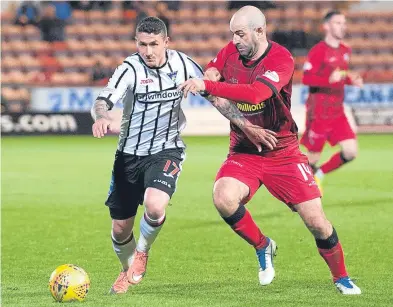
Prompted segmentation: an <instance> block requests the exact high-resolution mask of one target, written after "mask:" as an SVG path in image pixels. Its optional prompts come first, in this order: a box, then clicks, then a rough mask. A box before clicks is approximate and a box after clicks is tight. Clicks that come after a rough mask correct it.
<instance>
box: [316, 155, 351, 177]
mask: <svg viewBox="0 0 393 307" xmlns="http://www.w3.org/2000/svg"><path fill="white" fill-rule="evenodd" d="M344 163H345V161H344V160H343V159H342V157H341V152H337V153H335V154H334V155H333V156H332V157H331V158H330V160H329V161H327V162H325V163H324V164H322V166H321V167H320V168H319V169H320V170H321V171H322V172H323V173H324V174H327V173H330V172H332V171H334V170H335V169H337V168H339V167H340V166H341V165H343V164H344Z"/></svg>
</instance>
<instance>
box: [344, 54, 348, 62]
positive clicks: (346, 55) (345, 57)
mask: <svg viewBox="0 0 393 307" xmlns="http://www.w3.org/2000/svg"><path fill="white" fill-rule="evenodd" d="M344 61H345V62H349V54H348V53H345V54H344Z"/></svg>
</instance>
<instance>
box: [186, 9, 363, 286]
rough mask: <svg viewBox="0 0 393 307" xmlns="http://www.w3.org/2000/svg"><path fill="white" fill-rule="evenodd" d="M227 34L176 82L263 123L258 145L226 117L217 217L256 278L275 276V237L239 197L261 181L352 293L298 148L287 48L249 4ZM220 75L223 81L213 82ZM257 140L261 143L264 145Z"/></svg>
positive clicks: (264, 280)
mask: <svg viewBox="0 0 393 307" xmlns="http://www.w3.org/2000/svg"><path fill="white" fill-rule="evenodd" d="M230 30H231V32H232V33H233V40H232V42H230V43H229V44H228V45H227V46H226V47H224V48H223V49H222V50H221V51H220V52H219V53H218V55H217V57H216V58H215V59H214V60H213V61H211V62H210V63H209V65H208V69H207V70H206V72H205V76H206V77H207V78H208V79H210V80H214V81H209V80H204V81H203V80H197V79H191V80H188V81H186V82H185V83H184V84H182V85H181V86H180V89H182V90H183V91H184V95H187V94H188V93H189V92H191V93H197V92H207V93H208V94H210V95H211V96H216V97H221V98H224V99H216V100H214V101H213V104H214V105H215V106H216V108H218V109H219V110H220V112H221V113H223V114H227V116H228V117H230V116H232V117H238V116H240V115H239V114H242V115H244V116H245V117H246V118H247V119H248V120H249V121H250V122H251V123H253V124H255V125H259V126H261V127H263V128H264V129H266V130H265V132H266V133H265V139H266V141H267V142H266V144H268V146H263V148H262V151H261V152H258V151H257V150H256V149H255V148H254V146H253V144H252V143H251V142H250V141H249V140H248V138H247V136H246V135H245V134H244V133H243V132H242V131H241V130H239V129H238V128H237V127H236V126H234V125H231V134H230V153H229V155H228V158H227V160H226V161H225V162H224V164H223V165H222V166H221V169H220V170H219V172H218V174H217V177H216V182H215V185H214V191H213V198H214V204H215V206H216V208H217V210H218V211H219V213H220V215H221V216H222V218H223V219H224V221H225V222H226V223H227V224H229V225H230V226H231V228H232V229H233V230H234V231H235V232H236V233H237V234H238V235H239V236H240V237H242V238H243V239H244V240H246V241H247V242H248V243H249V244H251V245H252V246H253V247H254V248H255V250H256V254H257V258H258V261H259V266H260V269H259V282H260V284H261V285H268V284H270V283H271V282H272V281H273V278H274V277H275V269H274V266H273V256H274V255H275V254H276V249H277V246H276V243H275V242H274V241H273V240H272V239H270V238H268V237H267V236H265V235H264V234H263V233H262V232H261V230H260V229H259V228H258V226H257V225H256V224H255V222H254V220H253V218H252V217H251V214H250V213H249V211H248V210H247V209H246V208H245V206H244V205H245V204H246V203H247V202H248V201H249V200H250V199H251V198H252V197H253V195H254V194H255V193H256V191H257V190H258V189H259V187H260V186H261V185H262V184H264V185H265V186H266V188H267V189H268V190H269V192H270V193H271V194H272V195H274V196H275V197H276V198H277V199H279V200H280V201H282V202H284V203H286V204H287V205H288V206H289V207H290V208H291V209H292V210H294V211H296V212H298V214H299V215H300V217H301V218H302V220H303V221H304V223H305V225H306V226H307V227H308V229H309V230H310V231H311V233H312V234H313V236H314V237H315V240H316V245H317V247H318V251H319V253H320V255H321V256H322V257H323V259H324V260H325V261H326V263H327V265H328V266H329V269H330V271H331V273H332V275H333V281H334V283H335V285H336V287H337V288H338V289H339V290H340V291H341V292H342V293H343V294H360V293H361V291H360V289H359V288H358V287H357V286H356V285H355V284H354V283H353V281H352V280H351V279H350V278H349V277H348V273H347V271H346V267H345V263H344V253H343V249H342V247H341V244H340V241H339V239H338V236H337V233H336V231H335V229H334V228H333V226H332V224H331V223H330V222H329V221H328V220H327V219H326V217H325V214H324V212H323V209H322V204H321V198H320V191H319V189H318V187H317V186H316V183H315V181H314V178H313V173H312V170H311V168H310V167H309V165H308V159H307V157H306V156H305V155H303V154H302V153H301V152H300V149H299V144H298V139H297V127H296V124H295V122H294V120H293V118H292V116H291V112H290V107H291V91H292V75H293V71H294V59H293V58H292V56H291V54H290V52H289V51H288V50H287V49H285V48H284V47H282V46H280V45H279V44H277V43H274V42H272V41H268V40H267V38H266V20H265V16H264V15H263V14H262V12H261V11H260V10H259V9H257V8H256V7H253V6H245V7H243V8H241V9H240V10H239V11H237V12H236V13H235V14H234V16H233V17H232V19H231V22H230ZM221 78H223V79H224V80H225V82H217V81H218V80H220V79H221ZM266 144H265V145H266Z"/></svg>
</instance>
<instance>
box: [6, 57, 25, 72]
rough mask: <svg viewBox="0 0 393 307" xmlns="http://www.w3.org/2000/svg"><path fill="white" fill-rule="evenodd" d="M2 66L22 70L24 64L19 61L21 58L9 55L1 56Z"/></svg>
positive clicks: (7, 68)
mask: <svg viewBox="0 0 393 307" xmlns="http://www.w3.org/2000/svg"><path fill="white" fill-rule="evenodd" d="M1 67H2V68H3V69H6V70H20V69H21V68H22V64H21V63H20V61H19V58H17V57H12V56H7V57H2V58H1Z"/></svg>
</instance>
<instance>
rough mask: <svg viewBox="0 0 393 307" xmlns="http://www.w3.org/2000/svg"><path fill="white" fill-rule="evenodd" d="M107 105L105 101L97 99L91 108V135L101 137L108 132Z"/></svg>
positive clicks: (109, 122) (109, 120)
mask: <svg viewBox="0 0 393 307" xmlns="http://www.w3.org/2000/svg"><path fill="white" fill-rule="evenodd" d="M108 110H109V107H108V104H107V102H106V101H104V100H101V99H97V100H96V101H95V102H94V105H93V107H92V109H91V116H92V117H93V119H94V121H95V123H94V124H93V127H92V130H93V136H94V137H96V138H102V137H104V135H105V134H106V133H107V132H108V128H109V127H110V124H111V119H110V117H109V113H108Z"/></svg>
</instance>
